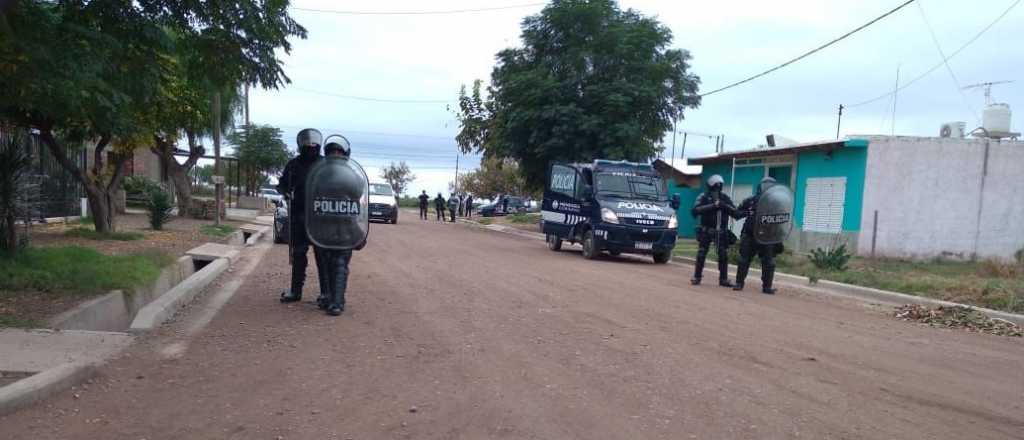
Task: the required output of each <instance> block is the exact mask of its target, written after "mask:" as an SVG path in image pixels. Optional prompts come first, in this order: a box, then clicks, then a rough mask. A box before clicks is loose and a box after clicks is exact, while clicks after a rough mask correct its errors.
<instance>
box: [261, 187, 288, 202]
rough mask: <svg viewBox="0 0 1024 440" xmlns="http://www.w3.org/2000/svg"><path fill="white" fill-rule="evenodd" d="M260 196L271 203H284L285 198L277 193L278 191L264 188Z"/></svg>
mask: <svg viewBox="0 0 1024 440" xmlns="http://www.w3.org/2000/svg"><path fill="white" fill-rule="evenodd" d="M259 196H260V198H264V199H267V200H270V201H271V202H282V201H284V196H282V195H281V194H280V193H278V192H277V190H276V189H273V188H262V189H260V195H259Z"/></svg>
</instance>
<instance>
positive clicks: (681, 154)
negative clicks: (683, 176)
mask: <svg viewBox="0 0 1024 440" xmlns="http://www.w3.org/2000/svg"><path fill="white" fill-rule="evenodd" d="M684 157H686V132H685V131H684V132H683V148H682V149H681V150H680V151H679V158H680V159H682V158H684ZM683 166H686V164H683Z"/></svg>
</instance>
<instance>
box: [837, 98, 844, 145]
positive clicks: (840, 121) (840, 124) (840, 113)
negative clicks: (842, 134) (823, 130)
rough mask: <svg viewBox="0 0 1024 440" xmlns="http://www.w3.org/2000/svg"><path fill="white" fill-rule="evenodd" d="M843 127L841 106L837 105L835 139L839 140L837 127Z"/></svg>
mask: <svg viewBox="0 0 1024 440" xmlns="http://www.w3.org/2000/svg"><path fill="white" fill-rule="evenodd" d="M842 125H843V105H842V104H839V119H837V120H836V139H839V127H840V126H842Z"/></svg>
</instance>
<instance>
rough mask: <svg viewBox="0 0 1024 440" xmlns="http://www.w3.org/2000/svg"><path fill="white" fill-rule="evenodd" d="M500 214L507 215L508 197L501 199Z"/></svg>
mask: <svg viewBox="0 0 1024 440" xmlns="http://www.w3.org/2000/svg"><path fill="white" fill-rule="evenodd" d="M501 212H504V213H505V214H508V196H504V197H503V198H502V199H501Z"/></svg>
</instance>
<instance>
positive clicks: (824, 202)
mask: <svg viewBox="0 0 1024 440" xmlns="http://www.w3.org/2000/svg"><path fill="white" fill-rule="evenodd" d="M845 205H846V178H845V177H815V178H810V179H807V190H806V191H805V192H804V227H803V229H804V230H805V231H815V232H828V233H839V232H842V229H843V209H844V207H845Z"/></svg>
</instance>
